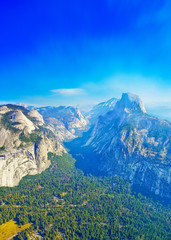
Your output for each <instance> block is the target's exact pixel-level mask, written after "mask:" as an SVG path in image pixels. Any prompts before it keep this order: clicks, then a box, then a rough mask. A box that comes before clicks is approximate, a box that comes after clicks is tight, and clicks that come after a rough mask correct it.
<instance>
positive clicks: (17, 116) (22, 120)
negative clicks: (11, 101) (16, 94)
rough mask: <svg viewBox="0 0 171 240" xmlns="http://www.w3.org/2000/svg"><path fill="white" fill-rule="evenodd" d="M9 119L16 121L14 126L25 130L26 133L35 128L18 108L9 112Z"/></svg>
mask: <svg viewBox="0 0 171 240" xmlns="http://www.w3.org/2000/svg"><path fill="white" fill-rule="evenodd" d="M11 121H12V122H14V123H16V125H14V127H15V128H18V129H20V130H25V132H26V133H31V132H32V131H33V130H35V126H34V124H33V122H32V121H30V120H29V119H28V118H27V117H26V116H25V115H24V114H23V113H22V111H20V110H16V111H13V113H12V114H11Z"/></svg>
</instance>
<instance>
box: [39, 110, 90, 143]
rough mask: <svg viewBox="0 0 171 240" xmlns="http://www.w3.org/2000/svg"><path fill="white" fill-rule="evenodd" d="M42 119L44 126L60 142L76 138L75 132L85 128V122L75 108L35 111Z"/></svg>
mask: <svg viewBox="0 0 171 240" xmlns="http://www.w3.org/2000/svg"><path fill="white" fill-rule="evenodd" d="M37 111H39V113H40V114H42V116H43V117H44V120H45V125H46V127H47V128H49V129H50V130H52V131H53V132H54V134H55V135H56V136H57V138H58V139H59V140H60V141H64V140H70V139H74V138H76V137H77V136H78V135H77V132H79V131H82V130H84V129H85V128H86V126H87V124H88V120H86V119H85V118H84V117H83V115H82V114H81V112H80V111H79V109H77V108H75V107H65V106H60V107H42V108H39V109H37Z"/></svg>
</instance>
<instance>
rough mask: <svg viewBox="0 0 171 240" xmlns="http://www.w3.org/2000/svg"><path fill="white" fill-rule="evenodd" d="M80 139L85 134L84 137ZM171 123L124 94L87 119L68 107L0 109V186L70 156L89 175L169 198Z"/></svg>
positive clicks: (11, 182) (11, 184)
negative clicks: (121, 180)
mask: <svg viewBox="0 0 171 240" xmlns="http://www.w3.org/2000/svg"><path fill="white" fill-rule="evenodd" d="M81 133H82V134H81ZM170 140H171V123H170V122H169V121H165V120H162V119H159V118H156V117H153V116H150V115H148V114H147V113H146V109H145V107H144V105H143V103H142V101H141V100H140V98H139V97H138V96H137V95H135V94H131V93H123V94H122V97H121V99H116V98H112V99H110V100H108V101H106V102H103V103H100V104H98V105H96V106H94V107H93V109H91V110H90V111H89V112H88V113H86V114H84V116H83V115H82V114H81V112H80V110H79V109H78V108H75V107H70V106H67V107H66V106H60V107H41V108H29V110H28V109H26V108H25V107H22V106H17V105H11V104H7V105H3V106H1V107H0V186H15V185H17V184H18V183H19V181H20V180H21V179H22V177H23V176H25V175H27V174H37V173H41V172H42V171H44V170H45V169H46V168H48V167H49V165H50V162H49V160H48V158H47V153H48V152H53V153H56V154H57V155H62V154H63V153H66V152H67V151H66V149H65V148H64V146H63V144H64V142H66V141H67V143H65V146H66V147H67V148H68V149H69V150H70V153H71V154H72V155H73V156H74V157H75V159H76V166H77V167H78V168H81V169H82V170H83V171H84V172H85V173H92V174H95V175H103V176H104V175H106V176H110V177H112V176H114V175H116V174H117V175H120V176H121V177H123V178H124V179H126V180H128V181H129V182H130V183H131V186H132V187H138V188H142V189H145V190H146V191H148V192H151V193H154V194H155V195H158V196H160V197H163V198H171V186H170V183H171V143H170Z"/></svg>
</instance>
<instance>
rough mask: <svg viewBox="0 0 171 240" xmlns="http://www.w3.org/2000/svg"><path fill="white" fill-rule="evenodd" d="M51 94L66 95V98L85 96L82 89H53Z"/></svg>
mask: <svg viewBox="0 0 171 240" xmlns="http://www.w3.org/2000/svg"><path fill="white" fill-rule="evenodd" d="M51 92H53V93H55V94H61V95H65V96H71V95H82V94H85V91H84V89H82V88H59V89H53V90H51Z"/></svg>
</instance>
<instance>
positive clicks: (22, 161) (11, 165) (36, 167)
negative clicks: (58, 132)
mask: <svg viewBox="0 0 171 240" xmlns="http://www.w3.org/2000/svg"><path fill="white" fill-rule="evenodd" d="M10 107H11V108H10ZM10 107H7V106H3V107H0V186H9V187H13V186H16V185H18V183H19V182H20V180H21V179H22V178H23V177H24V176H26V175H28V174H30V175H34V174H38V173H41V172H42V171H44V170H45V169H46V168H48V167H49V165H50V161H49V160H48V158H47V154H48V152H53V153H56V154H57V155H62V154H63V152H66V150H65V149H64V147H63V146H62V145H61V143H59V141H58V140H57V139H56V138H55V137H54V135H53V134H52V133H51V136H48V135H49V132H46V128H44V130H41V128H40V129H39V126H40V125H41V126H42V124H43V118H42V116H41V115H40V114H39V113H36V112H35V111H34V112H33V111H32V113H31V114H29V112H28V110H26V109H24V108H19V107H17V106H16V109H15V105H13V106H10ZM29 116H30V117H31V118H34V121H31V120H30V119H31V118H30V119H29V118H28V117H29Z"/></svg>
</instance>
